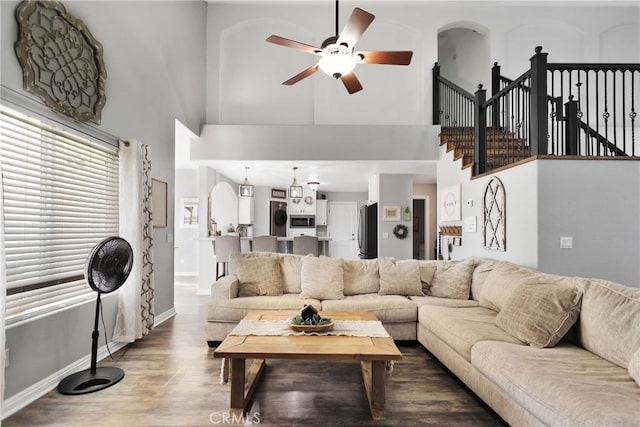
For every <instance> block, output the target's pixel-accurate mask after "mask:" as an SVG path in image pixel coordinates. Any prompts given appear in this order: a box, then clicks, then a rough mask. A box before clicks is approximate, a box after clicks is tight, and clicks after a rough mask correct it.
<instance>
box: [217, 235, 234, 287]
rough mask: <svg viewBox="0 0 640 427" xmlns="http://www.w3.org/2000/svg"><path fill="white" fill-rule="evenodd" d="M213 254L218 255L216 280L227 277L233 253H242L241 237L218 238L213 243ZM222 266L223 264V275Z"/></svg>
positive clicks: (227, 236)
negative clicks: (228, 264) (228, 265)
mask: <svg viewBox="0 0 640 427" xmlns="http://www.w3.org/2000/svg"><path fill="white" fill-rule="evenodd" d="M213 252H214V253H215V255H216V280H218V279H220V278H221V277H223V276H226V275H227V263H228V262H229V256H230V255H231V254H232V253H235V252H240V237H239V236H232V235H230V234H229V235H226V236H216V239H215V240H214V241H213ZM220 264H222V273H220Z"/></svg>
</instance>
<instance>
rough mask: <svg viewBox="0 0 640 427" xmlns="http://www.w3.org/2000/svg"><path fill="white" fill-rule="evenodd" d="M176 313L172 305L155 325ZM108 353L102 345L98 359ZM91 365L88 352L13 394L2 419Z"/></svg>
mask: <svg viewBox="0 0 640 427" xmlns="http://www.w3.org/2000/svg"><path fill="white" fill-rule="evenodd" d="M175 315H176V309H175V308H174V307H172V308H171V309H169V310H167V311H165V312H164V313H162V314H160V315H158V316H156V317H155V318H154V322H153V327H154V328H155V327H156V326H158V325H160V324H161V323H163V322H165V321H166V320H168V319H170V318H172V317H173V316H175ZM127 344H128V343H123V342H110V343H109V348H110V349H111V353H115V352H116V351H118V350H120V349H121V348H123V347H124V346H126V345H127ZM108 355H109V352H108V351H107V347H106V346H102V347H101V348H100V349H98V355H97V359H98V361H100V360H102V359H104V358H105V357H107V356H108ZM90 366H91V355H90V354H88V355H86V356H85V357H83V358H81V359H79V360H77V361H76V362H74V363H72V364H70V365H68V366H66V367H64V368H62V369H60V370H59V371H58V372H55V373H53V374H51V375H49V376H48V377H46V378H44V379H42V380H41V381H38V382H37V383H35V384H34V385H32V386H31V387H28V388H26V389H24V390H22V391H21V392H19V393H17V394H15V395H13V396H11V397H10V398H8V399H6V400H4V401H3V402H2V419H5V418H7V417H9V416H11V415H13V414H15V413H16V412H18V411H19V410H20V409H22V408H24V407H25V406H27V405H29V404H31V403H32V402H35V401H36V400H38V399H39V398H41V397H42V396H44V395H45V394H47V393H48V392H50V391H51V390H53V389H55V388H56V387H57V386H58V383H59V382H60V381H61V380H62V379H63V378H66V377H67V376H69V375H71V374H73V373H75V372H79V371H82V370H85V369H87V368H88V367H90Z"/></svg>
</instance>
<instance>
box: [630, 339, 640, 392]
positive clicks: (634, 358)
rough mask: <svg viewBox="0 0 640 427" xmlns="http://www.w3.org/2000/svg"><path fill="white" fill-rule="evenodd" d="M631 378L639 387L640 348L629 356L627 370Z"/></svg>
mask: <svg viewBox="0 0 640 427" xmlns="http://www.w3.org/2000/svg"><path fill="white" fill-rule="evenodd" d="M627 371H629V375H631V378H633V380H634V381H635V382H636V384H638V385H639V386H640V347H638V349H637V350H636V352H635V353H633V354H632V355H631V360H630V361H629V367H628V368H627Z"/></svg>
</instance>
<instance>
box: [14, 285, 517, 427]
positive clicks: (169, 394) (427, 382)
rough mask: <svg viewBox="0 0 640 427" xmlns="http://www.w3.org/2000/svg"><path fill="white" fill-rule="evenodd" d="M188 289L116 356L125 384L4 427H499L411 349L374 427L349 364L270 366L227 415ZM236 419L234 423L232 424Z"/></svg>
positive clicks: (41, 409) (37, 409) (43, 406)
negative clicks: (241, 415)
mask: <svg viewBox="0 0 640 427" xmlns="http://www.w3.org/2000/svg"><path fill="white" fill-rule="evenodd" d="M208 298H209V297H206V296H196V295H195V288H192V287H183V286H179V287H176V303H175V304H176V311H177V312H178V314H177V315H176V316H175V317H174V318H173V319H170V320H168V321H166V322H164V323H163V324H161V325H159V326H158V327H157V328H156V329H154V330H153V332H152V333H151V334H150V335H148V336H147V337H145V338H144V339H143V340H141V341H139V342H136V343H134V344H132V345H130V346H128V347H127V348H125V349H122V350H120V351H119V352H117V353H116V354H114V357H115V359H116V360H114V361H112V360H104V361H102V362H100V363H99V366H118V367H120V368H122V369H124V371H125V377H124V379H123V380H122V381H121V382H120V383H118V384H116V385H114V386H112V387H110V388H108V389H105V390H102V391H99V392H96V393H90V394H86V395H80V396H64V395H61V394H59V393H58V392H57V391H55V390H54V391H51V392H49V393H47V394H46V395H45V396H43V397H42V398H40V399H38V400H37V401H36V402H34V403H33V404H31V405H29V406H27V407H26V408H24V409H22V410H21V411H19V412H17V413H16V414H14V415H12V416H11V417H9V418H7V419H6V420H4V421H3V422H2V425H3V426H5V427H11V426H65V427H67V426H95V427H101V426H110V427H115V426H212V425H225V424H226V425H229V424H235V425H243V422H242V421H244V425H254V424H257V425H264V426H331V425H346V426H355V425H363V426H367V425H370V426H381V425H402V426H408V425H438V426H446V425H456V426H495V425H505V423H504V422H503V421H502V420H501V419H500V417H498V416H497V415H496V414H495V413H494V412H493V411H492V410H491V409H490V408H489V407H487V406H486V405H485V404H484V403H483V402H482V401H480V400H479V399H478V398H477V397H476V396H475V395H474V394H473V393H472V392H471V391H469V390H468V389H467V388H466V387H464V385H462V383H460V382H459V381H458V380H457V379H456V378H455V377H454V376H453V375H452V374H450V373H449V372H448V371H446V369H445V368H443V367H442V366H441V365H440V364H439V362H437V361H435V360H434V359H433V358H432V356H431V355H430V354H429V353H428V352H426V351H424V350H423V349H422V348H421V347H419V346H418V345H413V344H405V343H403V344H402V345H399V348H400V350H401V351H402V353H403V355H404V359H403V360H402V361H401V362H397V363H395V366H394V370H393V373H392V375H390V376H388V377H387V378H386V392H387V408H386V418H387V419H386V420H385V421H373V420H372V419H371V416H370V413H369V406H368V403H367V398H366V396H365V391H364V386H363V383H362V376H361V372H360V366H359V364H358V363H355V362H331V363H329V362H313V363H310V362H309V361H292V360H268V361H267V367H266V371H265V373H264V376H263V377H262V379H261V382H260V384H259V385H258V389H257V391H256V396H255V400H254V403H253V407H252V409H251V411H250V413H249V414H248V415H247V416H246V417H245V419H244V420H237V419H236V420H233V419H232V418H231V416H229V415H228V409H229V387H230V386H229V384H226V385H221V384H220V380H219V378H220V359H213V357H212V354H213V351H212V350H211V349H209V348H207V345H206V343H205V340H204V336H203V326H202V325H203V321H204V320H203V319H204V313H205V304H206V301H207V299H208ZM234 421H235V422H234Z"/></svg>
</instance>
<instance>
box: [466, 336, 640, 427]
mask: <svg viewBox="0 0 640 427" xmlns="http://www.w3.org/2000/svg"><path fill="white" fill-rule="evenodd" d="M471 363H472V365H473V367H474V368H476V369H477V370H478V371H480V372H481V373H482V374H483V375H485V376H486V377H487V378H488V379H489V380H491V381H492V382H493V383H495V384H496V385H497V386H498V387H499V388H501V389H502V390H504V392H505V393H506V394H508V395H509V396H510V397H511V398H512V399H513V400H515V401H516V402H517V403H518V404H520V405H521V406H523V407H524V408H525V409H527V410H528V411H529V412H531V413H532V414H535V415H536V417H537V418H538V419H540V421H541V423H542V424H544V425H549V426H631V425H637V424H638V402H640V388H639V387H638V386H637V385H636V384H635V383H634V381H633V380H632V379H631V378H630V377H629V374H628V373H627V372H626V370H625V369H623V368H620V367H619V366H616V365H614V364H612V363H610V362H608V361H606V360H604V359H602V358H601V357H598V356H597V355H595V354H593V353H591V352H589V351H586V350H584V349H581V348H580V347H576V346H574V345H572V344H569V343H561V344H559V345H557V346H556V347H553V348H544V349H538V348H533V347H524V346H518V345H513V344H509V343H504V342H495V341H483V342H479V343H477V344H476V345H475V346H473V349H472V350H471Z"/></svg>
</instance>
